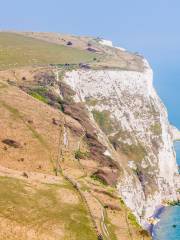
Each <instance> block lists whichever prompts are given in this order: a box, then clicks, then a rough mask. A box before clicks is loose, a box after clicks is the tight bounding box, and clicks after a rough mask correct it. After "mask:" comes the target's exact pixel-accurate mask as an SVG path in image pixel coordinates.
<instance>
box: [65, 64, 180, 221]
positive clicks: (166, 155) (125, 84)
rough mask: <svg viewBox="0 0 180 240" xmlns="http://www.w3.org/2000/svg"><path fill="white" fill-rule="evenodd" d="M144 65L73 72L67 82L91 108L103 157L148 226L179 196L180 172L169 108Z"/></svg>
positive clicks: (124, 195)
mask: <svg viewBox="0 0 180 240" xmlns="http://www.w3.org/2000/svg"><path fill="white" fill-rule="evenodd" d="M142 64H143V66H141V67H142V69H143V70H140V71H138V70H136V71H131V70H128V69H126V70H92V69H79V70H73V71H69V72H66V73H65V76H64V79H63V81H64V82H66V84H68V85H69V86H70V87H71V88H72V90H74V92H75V95H74V96H73V99H74V101H75V102H76V103H80V102H81V103H84V104H85V106H86V109H88V112H89V118H90V121H91V123H92V125H93V126H94V127H95V128H96V132H97V135H98V139H99V141H100V142H101V143H102V144H103V145H104V146H106V151H105V152H104V155H106V156H109V157H111V158H112V159H113V160H114V161H116V162H117V163H118V165H119V169H120V170H119V172H120V174H119V177H118V183H117V188H118V191H119V194H120V195H121V196H122V198H123V200H124V201H125V203H126V204H127V206H128V207H129V208H131V209H132V211H133V212H134V214H135V215H136V216H137V218H138V220H139V222H141V224H144V223H145V220H146V219H147V218H148V217H150V216H151V215H152V214H153V212H154V210H155V208H156V207H157V206H158V205H160V204H161V203H162V202H163V201H165V200H172V199H176V198H177V193H176V190H177V182H178V181H177V175H178V168H177V164H176V158H175V152H174V148H173V133H172V128H171V126H170V124H169V122H168V115H167V110H166V108H165V106H164V105H163V103H162V102H161V100H160V98H159V97H158V95H157V93H156V91H155V89H154V87H153V72H152V69H151V68H150V66H149V64H148V63H147V61H146V60H142Z"/></svg>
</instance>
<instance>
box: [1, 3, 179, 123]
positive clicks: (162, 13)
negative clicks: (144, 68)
mask: <svg viewBox="0 0 180 240" xmlns="http://www.w3.org/2000/svg"><path fill="white" fill-rule="evenodd" d="M0 6H1V15H0V29H12V30H27V31H52V32H63V33H72V34H81V35H92V36H100V37H104V38H107V39H111V40H113V42H114V43H115V44H116V45H118V46H122V47H125V48H127V49H129V50H131V51H134V52H139V53H141V54H143V55H144V56H145V57H146V58H147V59H148V60H149V61H150V63H151V66H152V67H153V69H154V84H155V86H156V89H157V91H158V93H159V95H160V96H161V98H162V99H163V101H164V103H165V104H166V106H167V108H168V110H169V118H170V121H171V122H172V123H174V124H175V125H176V126H178V127H179V128H180V110H179V105H180V93H179V90H180V27H179V23H180V1H179V0H149V1H148V0H89V1H85V0H84V1H83V0H64V1H62V0H51V1H48V0H29V1H25V0H15V1H12V0H6V1H4V0H0Z"/></svg>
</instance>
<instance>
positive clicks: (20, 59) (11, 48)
mask: <svg viewBox="0 0 180 240" xmlns="http://www.w3.org/2000/svg"><path fill="white" fill-rule="evenodd" d="M94 57H95V54H94V53H89V52H86V51H83V50H79V49H76V48H71V47H66V46H63V45H57V44H54V43H49V42H45V41H42V40H38V39H34V38H30V37H25V36H22V35H19V34H15V33H8V32H0V70H3V69H8V68H13V67H21V66H28V65H46V64H65V63H69V64H78V63H80V62H90V61H93V58H94Z"/></svg>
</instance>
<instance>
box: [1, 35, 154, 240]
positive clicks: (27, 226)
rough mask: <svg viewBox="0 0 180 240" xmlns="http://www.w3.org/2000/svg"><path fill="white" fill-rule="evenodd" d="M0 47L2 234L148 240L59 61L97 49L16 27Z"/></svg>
mask: <svg viewBox="0 0 180 240" xmlns="http://www.w3.org/2000/svg"><path fill="white" fill-rule="evenodd" d="M0 51H1V53H2V54H0V70H1V71H0V117H1V121H0V129H1V134H0V189H1V190H0V240H44V239H47V240H55V239H61V240H142V238H143V239H144V240H149V239H150V237H149V235H148V233H147V232H146V231H144V230H143V229H142V228H141V227H140V226H139V224H138V223H137V221H136V219H135V217H134V215H133V214H132V213H131V211H130V210H129V209H128V208H127V207H126V205H125V204H124V202H123V201H122V199H121V198H120V196H119V193H118V192H117V190H116V187H115V184H116V181H117V179H118V177H119V174H118V173H117V172H118V171H119V172H120V168H119V166H117V164H116V163H115V162H114V161H113V160H112V159H111V158H110V157H108V156H105V155H104V151H105V149H106V148H105V147H104V145H103V144H102V143H101V142H100V141H99V140H98V139H97V136H96V134H94V126H93V125H92V124H91V121H90V119H89V116H88V114H87V112H86V109H85V108H84V105H83V104H75V103H74V102H73V97H72V96H73V94H74V91H73V90H72V89H71V88H70V87H69V86H68V85H67V84H65V83H64V82H63V80H62V79H61V77H62V76H63V75H64V71H65V70H66V68H65V67H63V68H62V65H61V64H65V63H67V62H68V63H73V64H78V63H80V62H89V61H92V60H93V57H94V56H96V54H95V53H89V52H87V51H85V50H82V49H81V50H79V49H77V48H73V47H67V46H62V45H58V44H55V43H50V42H45V41H42V40H39V39H33V38H29V37H27V36H23V35H18V34H14V33H0ZM50 64H59V65H58V66H55V67H54V65H53V66H52V65H50ZM37 65H38V66H37ZM39 65H40V66H39ZM60 93H61V94H60ZM62 96H63V99H62ZM96 115H97V119H99V123H101V125H102V126H101V127H104V128H107V127H110V126H111V122H109V120H108V117H109V115H108V114H106V113H105V115H102V116H100V115H99V114H97V113H96ZM93 134H94V135H93Z"/></svg>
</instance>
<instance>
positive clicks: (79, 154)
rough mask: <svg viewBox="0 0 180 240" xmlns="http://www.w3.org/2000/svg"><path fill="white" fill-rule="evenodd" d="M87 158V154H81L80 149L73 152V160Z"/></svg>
mask: <svg viewBox="0 0 180 240" xmlns="http://www.w3.org/2000/svg"><path fill="white" fill-rule="evenodd" d="M88 156H89V153H88V152H82V151H81V150H80V149H78V150H77V151H75V158H76V159H78V160H80V159H85V158H86V157H88Z"/></svg>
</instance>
